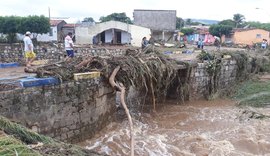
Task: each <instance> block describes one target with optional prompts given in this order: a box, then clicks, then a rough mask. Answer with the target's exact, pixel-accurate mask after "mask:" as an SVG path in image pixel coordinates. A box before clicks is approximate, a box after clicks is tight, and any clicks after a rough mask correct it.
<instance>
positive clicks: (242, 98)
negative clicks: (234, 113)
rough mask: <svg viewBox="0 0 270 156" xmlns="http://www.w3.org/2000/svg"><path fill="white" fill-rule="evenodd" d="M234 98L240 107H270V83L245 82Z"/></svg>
mask: <svg viewBox="0 0 270 156" xmlns="http://www.w3.org/2000/svg"><path fill="white" fill-rule="evenodd" d="M233 98H234V99H236V100H238V101H239V106H252V107H266V106H268V105H270V81H268V82H260V81H255V80H253V81H251V80H250V81H247V82H244V83H243V84H241V85H240V87H238V88H237V92H236V94H235V95H234V96H233Z"/></svg>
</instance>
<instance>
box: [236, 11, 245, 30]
mask: <svg viewBox="0 0 270 156" xmlns="http://www.w3.org/2000/svg"><path fill="white" fill-rule="evenodd" d="M233 20H234V22H235V28H238V26H239V25H240V24H243V22H244V20H245V16H244V15H241V14H234V15H233Z"/></svg>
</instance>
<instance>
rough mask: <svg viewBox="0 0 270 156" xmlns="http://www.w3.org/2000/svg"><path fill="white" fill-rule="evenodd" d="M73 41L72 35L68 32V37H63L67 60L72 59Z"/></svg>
mask: <svg viewBox="0 0 270 156" xmlns="http://www.w3.org/2000/svg"><path fill="white" fill-rule="evenodd" d="M73 47H74V44H73V41H72V33H71V32H69V33H68V35H67V36H66V37H65V50H66V52H67V56H68V60H69V59H70V58H73V57H74V51H73Z"/></svg>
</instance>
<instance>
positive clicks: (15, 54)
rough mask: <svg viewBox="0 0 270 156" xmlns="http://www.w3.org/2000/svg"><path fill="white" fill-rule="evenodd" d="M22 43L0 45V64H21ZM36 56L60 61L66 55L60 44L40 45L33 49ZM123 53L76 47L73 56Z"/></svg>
mask: <svg viewBox="0 0 270 156" xmlns="http://www.w3.org/2000/svg"><path fill="white" fill-rule="evenodd" d="M23 49H24V45H23V43H17V44H12V45H10V44H0V62H21V61H22V60H23V58H24V50H23ZM34 51H35V53H36V54H37V59H38V60H42V59H48V60H60V59H63V58H64V57H65V55H66V52H65V49H64V48H63V45H61V44H58V45H57V44H40V45H36V46H35V49H34ZM124 53H125V48H123V47H119V48H110V47H98V46H97V47H90V46H88V47H87V46H84V47H76V48H75V56H80V55H83V56H84V55H93V56H97V55H98V56H99V55H108V54H109V55H122V54H124Z"/></svg>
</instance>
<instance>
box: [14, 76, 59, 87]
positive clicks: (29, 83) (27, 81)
mask: <svg viewBox="0 0 270 156" xmlns="http://www.w3.org/2000/svg"><path fill="white" fill-rule="evenodd" d="M19 82H20V84H21V86H22V87H37V86H45V85H58V84H59V80H58V79H56V78H54V77H48V78H35V77H27V78H23V79H19Z"/></svg>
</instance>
